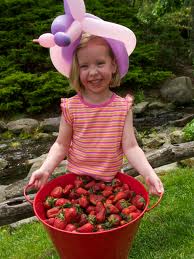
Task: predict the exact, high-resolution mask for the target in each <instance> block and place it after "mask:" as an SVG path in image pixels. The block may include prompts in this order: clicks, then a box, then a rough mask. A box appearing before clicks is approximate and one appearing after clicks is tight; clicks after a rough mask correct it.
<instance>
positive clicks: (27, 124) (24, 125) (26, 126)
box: [7, 118, 39, 134]
mask: <svg viewBox="0 0 194 259" xmlns="http://www.w3.org/2000/svg"><path fill="white" fill-rule="evenodd" d="M38 126H39V122H38V121H37V120H35V119H29V118H26V119H19V120H16V121H10V122H9V123H7V128H8V130H10V131H11V132H13V133H14V134H20V133H21V132H26V133H32V132H33V131H34V130H35V129H36V128H37V127H38Z"/></svg>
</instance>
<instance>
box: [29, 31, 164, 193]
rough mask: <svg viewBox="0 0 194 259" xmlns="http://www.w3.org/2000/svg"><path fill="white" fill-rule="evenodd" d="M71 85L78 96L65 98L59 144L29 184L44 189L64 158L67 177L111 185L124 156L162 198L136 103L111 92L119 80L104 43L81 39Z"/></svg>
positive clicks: (116, 69)
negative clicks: (138, 134)
mask: <svg viewBox="0 0 194 259" xmlns="http://www.w3.org/2000/svg"><path fill="white" fill-rule="evenodd" d="M70 82H71V84H72V85H73V86H74V87H75V89H76V91H77V94H76V95H75V96H73V97H71V98H69V99H62V102H61V108H62V116H61V122H60V127H59V134H58V137H57V140H56V141H55V143H54V144H53V146H52V147H51V149H50V151H49V153H48V156H47V158H46V160H45V162H44V163H43V164H42V166H41V167H40V169H38V170H36V171H35V172H33V174H32V176H31V178H30V181H29V184H33V185H34V187H35V188H41V187H42V186H43V185H44V184H45V183H46V182H47V180H48V178H49V176H50V175H51V174H52V172H53V171H54V169H55V168H56V167H57V166H58V164H59V163H60V162H61V161H62V160H63V159H64V157H67V161H68V166H67V169H68V171H69V172H73V173H75V174H78V175H79V174H80V175H82V174H85V175H86V174H87V175H90V176H92V177H94V178H96V179H101V180H104V181H111V180H112V179H113V178H114V176H115V175H116V174H117V172H118V171H120V170H121V167H122V161H123V154H125V156H126V157H127V159H128V161H129V163H130V164H131V165H132V166H133V167H134V168H135V169H136V170H137V171H138V172H139V173H140V174H141V175H142V176H143V177H144V178H145V181H146V183H147V184H148V186H149V191H150V193H151V194H155V195H160V194H161V193H163V192H164V189H163V185H162V182H161V181H160V179H159V177H158V176H157V175H156V173H155V172H154V170H153V169H152V167H151V166H150V164H149V163H148V161H147V159H146V157H145V154H144V153H143V151H142V150H141V149H140V147H139V146H138V144H137V141H136V138H135V135H134V130H133V118H132V110H131V106H132V98H131V97H127V98H122V97H119V96H118V95H116V94H115V93H113V92H112V91H111V90H110V88H111V87H115V86H118V85H119V84H120V75H119V67H118V65H117V61H116V58H115V56H114V54H113V50H112V49H111V47H110V46H109V44H108V43H107V41H106V40H105V39H104V38H101V37H98V36H91V35H88V34H83V35H82V39H81V41H80V44H79V45H78V47H77V48H76V50H75V53H74V57H73V62H72V68H71V73H70Z"/></svg>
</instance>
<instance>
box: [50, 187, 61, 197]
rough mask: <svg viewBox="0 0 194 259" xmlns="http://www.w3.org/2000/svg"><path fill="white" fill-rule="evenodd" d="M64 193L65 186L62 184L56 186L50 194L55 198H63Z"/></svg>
mask: <svg viewBox="0 0 194 259" xmlns="http://www.w3.org/2000/svg"><path fill="white" fill-rule="evenodd" d="M62 195H63V188H62V187H61V186H56V187H55V188H54V189H53V190H52V191H51V193H50V196H52V197H54V198H61V197H62Z"/></svg>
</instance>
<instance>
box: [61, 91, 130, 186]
mask: <svg viewBox="0 0 194 259" xmlns="http://www.w3.org/2000/svg"><path fill="white" fill-rule="evenodd" d="M131 105H132V98H131V97H130V96H127V97H126V98H122V97H120V96H118V95H116V94H113V95H112V97H111V98H110V99H109V100H108V101H107V102H105V103H103V104H100V105H93V104H89V103H86V102H85V101H84V100H83V98H82V96H81V95H80V94H77V95H75V96H73V97H71V98H68V99H67V98H65V99H62V102H61V109H62V112H63V116H64V119H65V121H66V122H67V123H68V124H70V125H71V126H72V128H73V136H72V141H71V145H70V148H69V153H68V157H67V162H68V163H67V170H68V171H70V172H73V173H75V174H78V175H83V174H85V175H90V176H92V177H94V178H95V179H101V180H103V181H110V180H111V179H112V178H113V177H114V176H115V175H116V174H117V173H118V172H119V171H120V170H121V167H122V161H123V151H122V135H123V128H124V123H125V119H126V116H127V113H128V110H129V109H130V108H131Z"/></svg>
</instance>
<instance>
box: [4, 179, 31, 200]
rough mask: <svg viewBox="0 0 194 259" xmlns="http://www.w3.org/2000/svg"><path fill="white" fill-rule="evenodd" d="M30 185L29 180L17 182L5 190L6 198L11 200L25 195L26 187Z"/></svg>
mask: <svg viewBox="0 0 194 259" xmlns="http://www.w3.org/2000/svg"><path fill="white" fill-rule="evenodd" d="M27 184H28V180H27V179H23V180H19V181H16V182H15V183H13V184H9V185H8V186H6V188H5V198H6V199H10V198H14V197H20V196H23V195H24V187H25V186H26V185H27Z"/></svg>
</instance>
